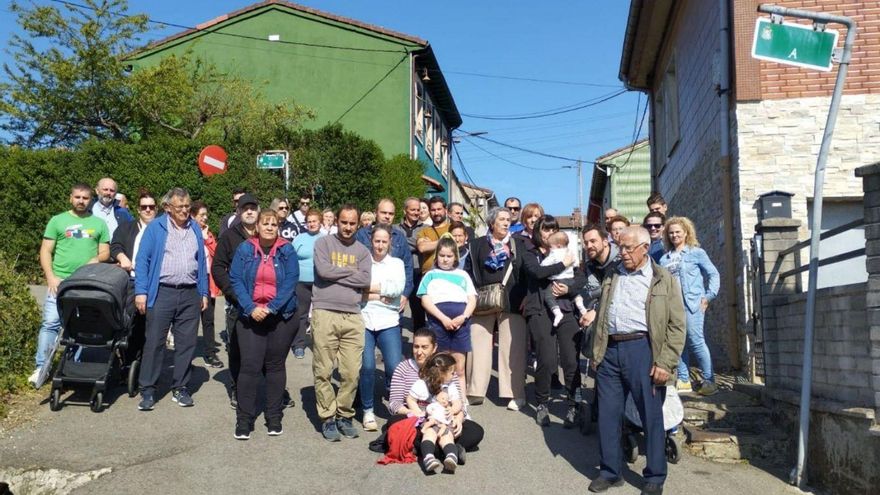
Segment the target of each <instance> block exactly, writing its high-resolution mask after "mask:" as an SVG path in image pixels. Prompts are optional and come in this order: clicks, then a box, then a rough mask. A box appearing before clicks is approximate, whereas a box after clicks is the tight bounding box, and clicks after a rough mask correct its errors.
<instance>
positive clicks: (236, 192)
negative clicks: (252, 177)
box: [217, 187, 246, 239]
mask: <svg viewBox="0 0 880 495" xmlns="http://www.w3.org/2000/svg"><path fill="white" fill-rule="evenodd" d="M245 192H246V191H245V190H244V188H243V187H236V188H235V189H233V190H232V211H231V212H229V213H227V214H226V215H224V216H223V218H221V219H220V232H219V233H218V234H217V238H218V239H219V238H220V236H221V235H223V233H224V232H226V229H228V228H229V227H232V226H233V225H235V224H236V223H238V222H239V218H238V214H237V213H238V200H239V199H241V197H242V196H244V195H245Z"/></svg>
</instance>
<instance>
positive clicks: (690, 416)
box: [681, 389, 789, 464]
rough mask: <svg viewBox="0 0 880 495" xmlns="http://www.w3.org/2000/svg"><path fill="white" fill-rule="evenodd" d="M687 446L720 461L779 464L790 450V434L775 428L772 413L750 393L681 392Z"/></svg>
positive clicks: (708, 457) (706, 457)
mask: <svg viewBox="0 0 880 495" xmlns="http://www.w3.org/2000/svg"><path fill="white" fill-rule="evenodd" d="M681 400H682V404H683V405H684V421H683V423H684V425H683V426H684V431H685V435H686V438H687V441H686V443H685V449H686V450H687V451H688V452H690V453H691V454H693V455H695V456H698V457H702V458H705V459H709V460H713V461H716V462H744V461H747V462H750V463H753V464H768V463H770V464H777V463H781V462H783V461H784V460H785V458H786V456H787V452H788V450H789V440H788V438H787V436H786V435H785V434H784V433H783V432H782V431H780V430H778V429H777V428H775V427H774V425H773V422H772V420H771V412H770V410H769V409H768V408H766V407H764V406H763V405H761V403H760V402H759V401H758V399H757V398H756V397H755V396H754V395H752V394H748V393H743V392H740V391H737V390H731V389H722V390H720V391H719V392H718V393H717V394H716V395H713V396H711V397H702V396H699V395H696V394H683V395H681Z"/></svg>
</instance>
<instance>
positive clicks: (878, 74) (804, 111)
mask: <svg viewBox="0 0 880 495" xmlns="http://www.w3.org/2000/svg"><path fill="white" fill-rule="evenodd" d="M760 3H761V2H759V1H755V0H737V1H730V0H718V1H708V0H705V1H703V0H680V1H672V0H657V1H650V2H649V1H641V0H633V1H632V2H631V5H630V13H629V18H628V23H627V32H626V36H625V40H624V46H623V54H622V57H621V67H620V78H621V80H622V81H623V82H624V84H625V85H627V87H629V88H630V89H633V90H638V91H643V92H645V93H646V94H647V95H648V97H649V98H650V104H651V116H652V118H651V123H650V124H651V125H650V141H651V181H652V184H653V189H655V190H657V191H659V192H660V193H662V194H663V196H664V197H665V198H666V200H667V201H668V203H669V207H670V214H673V215H684V216H687V217H690V218H691V219H692V220H693V221H694V223H695V224H696V227H697V233H698V237H699V240H700V243H701V244H702V246H703V247H704V248H705V249H706V251H707V252H708V254H709V256H710V258H711V259H712V260H713V261H714V263H715V265H716V266H717V267H718V269H719V271H720V272H721V276H722V289H721V294H720V297H719V298H718V299H717V300H716V301H715V302H713V304H712V305H711V306H710V309H709V311H708V313H707V319H706V330H707V331H706V336H707V340H708V342H709V345H710V348H711V350H712V351H713V360H714V361H715V362H716V364H717V365H719V366H721V367H732V368H737V369H743V368H745V366H746V365H747V364H748V363H749V359H750V358H751V357H753V356H752V355H751V351H752V347H751V346H752V342H751V341H750V339H749V334H750V332H751V329H752V326H753V323H754V322H753V321H752V319H751V318H752V317H751V310H752V307H751V294H750V293H749V290H750V289H749V284H748V283H747V281H748V280H747V279H748V269H749V253H750V242H751V239H752V237H753V236H754V233H755V225H756V224H757V222H758V198H759V196H760V195H762V194H764V193H767V192H771V191H774V190H781V191H786V192H789V193H792V194H794V196H793V197H792V215H793V217H794V218H795V219H798V220H800V221H801V226H802V227H801V231H800V237H801V238H802V239H806V238H808V237H809V228H810V222H811V220H812V200H813V180H814V179H813V171H814V169H815V166H816V156H817V154H818V151H819V146H820V143H821V140H822V133H823V129H824V126H825V119H826V116H827V112H828V107H829V102H830V96H831V92H832V90H833V87H834V81H835V77H836V75H837V69H836V64H835V67H834V68H833V69H832V71H831V72H814V71H810V70H807V69H803V68H799V67H791V66H785V65H780V64H776V63H773V62H766V61H759V60H756V59H753V58H752V57H751V47H752V39H753V34H754V29H755V22H756V19H757V18H758V17H759V16H761V17H766V16H765V15H763V14H759V13H758V12H757V7H758V5H759V4H760ZM773 3H774V4H776V5H779V6H782V7H789V8H798V9H806V10H811V11H819V12H826V13H833V14H838V15H845V16H849V17H851V18H853V19H854V20H855V22H856V25H857V27H858V30H859V31H858V37H857V38H856V43H855V47H854V53H853V57H852V62H851V64H850V68H849V75H848V77H847V81H846V87H845V93H844V97H843V100H842V104H841V107H840V114H839V116H838V120H837V127H836V130H835V134H834V140H833V143H832V147H831V151H830V155H829V157H828V165H827V171H826V177H825V187H824V196H825V206H824V208H823V224H822V230H827V229H830V228H832V227H835V226H838V225H840V224H843V223H847V222H848V221H849V220H852V219H855V218H861V216H862V213H861V211H860V206H861V196H862V192H861V184H860V181H859V180H858V179H857V178H856V177H855V175H854V170H855V169H856V168H858V167H860V166H863V165H866V164H870V163H874V162H877V161H880V117H878V116H880V52H878V51H877V46H880V2H878V1H862V2H844V1H832V0H779V1H777V2H773ZM785 20H786V21H794V19H788V18H787V19H785ZM799 22H801V23H804V24H809V23H806V22H803V21H799ZM828 28H829V29H840V30H841V31H842V32H841V36H840V39H839V44H840V45H839V46H842V44H843V39H844V35H845V28H843V27H842V26H832V25H829V26H828ZM848 235H849V237H848V238H846V239H845V240H844V241H842V242H844V243H846V244H848V245H847V246H846V250H849V249H852V248H853V247H857V245H858V243H862V245H864V234H863V231H862V230H860V229H853V230H852V231H851V232H850V233H849V234H848ZM838 242H840V241H839V240H838ZM854 245H855V246H854ZM838 248H840V246H833V245H826V243H824V242H823V250H824V253H823V256H822V257H823V258H825V257H827V256H829V255H831V254H833V253H834V251H835V249H838ZM802 258H805V256H804V257H802ZM859 266H861V268H859ZM823 273H824V275H823ZM865 279H866V273H864V258H862V259H861V260H858V259H857V260H853V261H852V262H851V264H850V265H849V268H847V266H846V265H843V264H838V265H833V266H830V267H828V268H827V269H823V270H820V286H822V285H823V284H824V285H826V286H828V285H842V284H848V283H853V282H858V281H860V280H861V281H863V280H865Z"/></svg>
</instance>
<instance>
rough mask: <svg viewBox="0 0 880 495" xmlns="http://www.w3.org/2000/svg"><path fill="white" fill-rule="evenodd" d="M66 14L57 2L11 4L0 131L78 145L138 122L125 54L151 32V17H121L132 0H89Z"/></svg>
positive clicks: (33, 143) (43, 142)
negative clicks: (14, 22)
mask: <svg viewBox="0 0 880 495" xmlns="http://www.w3.org/2000/svg"><path fill="white" fill-rule="evenodd" d="M83 2H84V3H85V6H84V7H79V6H74V5H68V6H67V7H68V8H69V10H70V15H68V16H65V15H62V13H61V12H60V11H59V10H58V9H57V8H55V7H54V6H33V7H24V6H22V5H21V4H19V3H17V2H13V3H12V5H11V10H12V12H14V13H16V14H18V24H19V25H20V26H21V28H22V29H23V30H24V33H25V34H24V35H18V34H15V35H13V36H12V39H11V40H10V43H9V44H10V49H9V52H10V53H11V55H12V59H13V60H14V62H13V64H12V65H11V66H10V65H9V64H4V66H3V69H4V71H5V72H6V75H7V78H8V82H6V83H4V84H2V85H0V111H2V112H3V113H4V114H6V118H5V120H4V121H3V122H2V123H0V129H3V130H4V131H7V132H9V133H11V134H12V135H13V136H15V138H14V141H15V142H16V143H17V144H21V145H25V146H29V147H39V146H57V145H64V146H70V145H74V144H76V143H79V142H80V141H82V140H83V139H85V138H87V137H97V138H114V139H123V138H125V137H126V136H127V133H128V127H129V125H130V124H131V123H132V120H133V112H134V109H133V107H132V106H131V90H130V87H129V84H128V81H127V77H126V75H125V70H124V67H123V62H122V56H123V55H124V54H125V53H127V52H130V51H131V50H132V49H134V46H135V43H136V39H137V36H138V35H139V34H141V33H143V32H145V31H146V28H147V17H146V16H144V15H133V16H130V15H120V14H119V12H124V11H125V10H126V9H127V3H126V1H125V0H100V1H98V0H83Z"/></svg>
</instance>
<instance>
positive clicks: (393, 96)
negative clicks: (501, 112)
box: [128, 0, 461, 200]
mask: <svg viewBox="0 0 880 495" xmlns="http://www.w3.org/2000/svg"><path fill="white" fill-rule="evenodd" d="M187 52H191V53H192V54H193V55H194V56H197V57H200V58H201V59H202V60H204V61H206V62H209V63H212V64H214V65H216V66H217V67H218V68H219V69H220V70H222V71H228V72H230V73H235V74H237V75H239V76H241V77H244V78H246V79H248V80H251V81H252V82H254V83H255V84H256V85H258V86H259V87H260V88H261V90H262V91H263V93H264V95H265V96H266V97H267V98H269V99H270V100H282V99H293V100H294V101H296V102H297V103H298V104H301V105H304V106H306V107H308V108H310V109H312V110H313V111H314V112H315V114H316V115H317V118H316V119H314V120H313V121H311V122H307V123H306V125H307V126H311V127H316V128H317V127H322V126H324V125H326V124H328V123H335V122H339V123H341V124H342V125H343V126H344V127H345V128H346V129H348V130H351V131H354V132H356V133H357V134H359V135H361V136H362V137H364V138H367V139H371V140H373V141H375V142H376V143H377V144H378V145H379V147H380V148H382V151H383V152H384V153H385V155H386V156H387V157H391V156H393V155H397V154H406V155H409V156H410V157H411V158H416V159H418V160H420V161H421V162H422V163H423V164H424V176H423V179H424V180H425V182H426V183H427V185H428V193H429V194H430V195H435V194H436V195H441V196H443V197H445V198H446V199H447V200H448V199H449V189H450V181H451V180H452V176H453V173H452V161H451V160H452V157H451V155H450V142H451V133H452V130H453V129H456V128H457V127H458V126H460V125H461V116H460V115H459V113H458V110H457V108H456V105H455V101H454V100H453V98H452V94H451V92H450V90H449V87H448V86H447V84H446V81H445V79H444V78H443V73H442V72H441V70H440V66H439V64H438V62H437V58H436V57H435V56H434V52H433V50H432V48H431V46H430V44H429V43H428V42H427V41H426V40H423V39H420V38H417V37H415V36H411V35H408V34H404V33H399V32H395V31H391V30H388V29H385V28H382V27H379V26H374V25H370V24H367V23H363V22H360V21H357V20H354V19H349V18H345V17H341V16H337V15H334V14H330V13H327V12H322V11H319V10H316V9H312V8H309V7H304V6H301V5H297V4H294V3H290V2H285V1H277V0H271V1H265V2H261V3H256V4H253V5H250V6H247V7H244V8H242V9H240V10H237V11H235V12H231V13H228V14H225V15H222V16H220V17H217V18H215V19H212V20H209V21H207V22H205V23H202V24H199V25H198V26H197V27H196V28H195V29H189V30H186V31H183V32H181V33H178V34H175V35H173V36H170V37H168V38H165V39H163V40H160V41H157V42H155V43H152V44H150V45H149V46H147V47H145V48H144V49H142V50H139V51H138V52H136V53H134V54H132V55H131V56H130V57H129V58H128V63H130V64H131V65H132V68H133V69H134V70H137V68H139V67H147V66H152V65H154V64H157V63H158V62H159V60H161V59H162V58H163V57H167V56H170V55H178V56H181V55H183V54H185V53H187Z"/></svg>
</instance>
